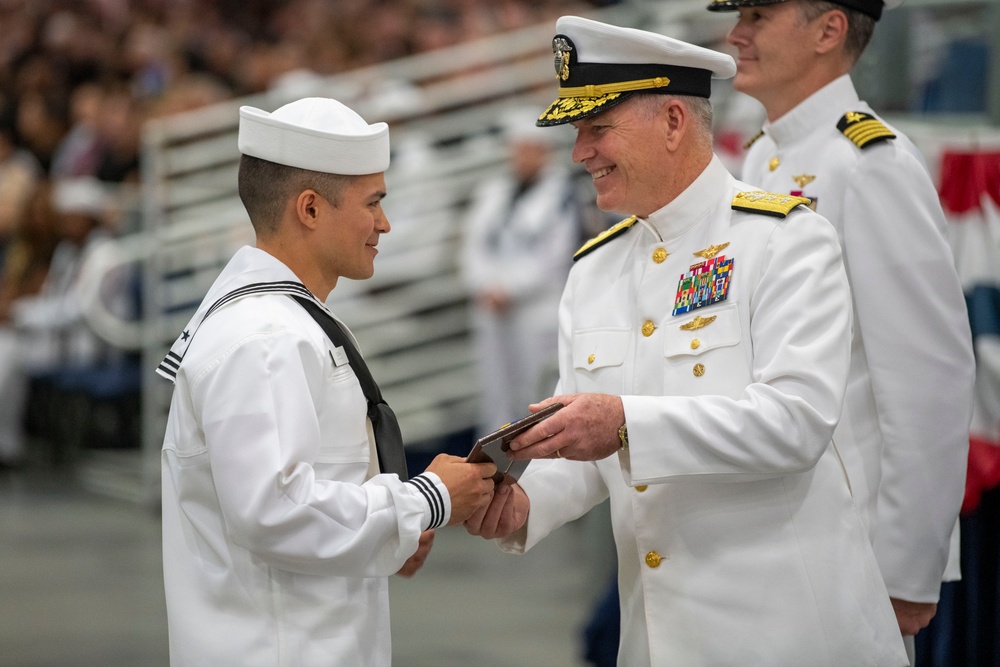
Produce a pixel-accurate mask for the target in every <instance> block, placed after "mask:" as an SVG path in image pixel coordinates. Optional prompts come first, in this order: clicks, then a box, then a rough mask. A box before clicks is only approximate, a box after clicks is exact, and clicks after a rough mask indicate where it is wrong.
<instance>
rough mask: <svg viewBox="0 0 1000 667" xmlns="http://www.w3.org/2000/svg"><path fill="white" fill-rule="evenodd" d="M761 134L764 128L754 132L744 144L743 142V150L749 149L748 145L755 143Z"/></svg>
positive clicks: (762, 134)
mask: <svg viewBox="0 0 1000 667" xmlns="http://www.w3.org/2000/svg"><path fill="white" fill-rule="evenodd" d="M763 136H764V130H761V131H760V132H758V133H757V134H755V135H753V136H752V137H750V141H748V142H746V143H745V144H743V150H745V151H748V150H750V147H751V146H753V145H754V144H755V143H757V140H758V139H760V138H761V137H763Z"/></svg>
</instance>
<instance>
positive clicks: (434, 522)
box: [406, 475, 444, 530]
mask: <svg viewBox="0 0 1000 667" xmlns="http://www.w3.org/2000/svg"><path fill="white" fill-rule="evenodd" d="M406 483H407V484H412V485H413V486H415V487H416V488H417V490H418V491H420V493H422V494H423V495H424V498H426V499H427V504H428V505H430V508H431V524H430V525H429V526H427V528H425V529H424V530H430V529H431V528H437V527H439V526H440V525H441V524H442V523H444V498H442V497H441V492H440V491H438V488H437V487H436V486H435V485H434V483H433V482H432V481H430V480H429V479H427V478H426V477H424V476H423V475H417V476H416V477H414V478H412V479H409V480H407V481H406Z"/></svg>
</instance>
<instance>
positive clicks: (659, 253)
mask: <svg viewBox="0 0 1000 667" xmlns="http://www.w3.org/2000/svg"><path fill="white" fill-rule="evenodd" d="M666 258H667V251H666V249H665V248H657V249H656V250H654V251H653V261H654V262H656V263H657V264H662V263H663V260H665V259H666Z"/></svg>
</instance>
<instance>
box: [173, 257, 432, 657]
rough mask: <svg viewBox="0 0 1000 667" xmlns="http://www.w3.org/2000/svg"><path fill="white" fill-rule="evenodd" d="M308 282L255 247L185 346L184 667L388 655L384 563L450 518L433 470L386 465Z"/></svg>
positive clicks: (181, 499)
mask: <svg viewBox="0 0 1000 667" xmlns="http://www.w3.org/2000/svg"><path fill="white" fill-rule="evenodd" d="M275 283H277V287H275ZM268 286H272V287H271V288H269V287H268ZM281 286H289V287H288V288H287V289H285V291H284V292H282V291H281ZM233 290H239V291H237V292H236V293H235V295H234V296H235V298H231V300H228V301H227V303H226V305H224V306H223V307H219V308H217V309H216V310H215V311H214V312H213V313H212V314H211V315H210V316H209V317H208V318H207V319H203V318H204V314H205V312H206V309H207V308H208V307H209V306H210V305H211V304H214V303H216V301H217V300H218V299H219V298H220V297H222V296H223V295H226V294H230V293H233ZM296 290H297V291H299V292H300V293H301V292H305V288H304V286H302V285H301V283H300V282H299V281H298V279H297V278H296V277H295V275H294V274H293V273H292V272H291V271H290V270H289V269H288V268H287V267H286V266H285V265H284V264H282V263H281V262H279V261H278V260H277V259H275V258H274V257H272V256H271V255H269V254H267V253H265V252H263V251H261V250H258V249H256V248H250V247H245V248H243V249H241V250H240V251H239V252H237V254H236V255H235V256H234V257H233V259H232V260H231V261H230V263H229V264H228V266H227V267H226V268H225V269H224V270H223V272H222V274H221V275H220V276H219V278H218V280H217V281H216V283H215V285H213V286H212V288H211V290H210V291H209V293H208V296H207V297H206V298H205V301H204V302H203V304H202V307H201V308H199V311H198V313H197V314H196V315H195V317H194V319H193V320H192V322H191V325H189V327H188V328H187V329H186V330H185V331H184V333H183V334H182V335H181V338H180V339H178V343H177V344H175V346H174V348H173V350H172V354H171V357H173V358H174V360H175V361H176V358H179V357H183V360H182V361H180V363H179V368H177V370H176V385H175V388H174V394H173V400H172V402H171V406H170V415H169V417H168V420H167V430H166V437H165V438H164V443H163V453H162V473H163V565H164V567H163V569H164V585H165V588H166V601H167V616H168V621H169V636H170V659H171V664H172V665H185V666H187V665H192V666H193V665H203V666H206V667H209V666H211V667H217V666H233V667H236V666H239V667H247V666H251V665H324V666H329V665H389V664H390V660H391V648H390V638H389V601H388V581H387V576H388V575H390V574H393V573H395V572H397V571H398V570H399V568H400V567H401V566H402V565H403V563H404V562H405V561H406V559H407V558H408V557H409V556H411V555H412V554H413V553H414V552H415V551H416V549H417V542H418V539H419V536H420V533H421V531H423V530H424V529H426V528H428V527H429V526H435V525H440V524H442V523H446V522H447V521H448V517H449V516H450V512H451V505H450V500H449V496H448V492H447V490H446V488H445V487H444V486H443V485H442V484H441V482H440V480H439V479H438V478H437V476H436V475H434V474H433V473H424V474H423V475H419V476H417V477H415V478H414V479H413V480H411V483H404V482H401V481H400V480H399V478H398V477H397V476H396V475H378V474H375V473H377V457H376V455H375V453H374V450H373V444H372V443H373V440H372V435H371V426H370V423H369V422H368V420H367V412H366V402H365V397H364V395H363V393H362V390H361V387H360V384H359V383H358V380H357V377H356V376H355V374H354V372H353V370H352V369H351V367H350V365H349V364H347V362H346V359H345V357H344V355H343V354H342V352H341V350H340V349H339V348H335V347H334V346H333V344H332V343H331V342H330V340H329V339H328V338H327V337H326V335H325V334H324V332H323V330H322V329H321V328H320V326H319V325H318V324H317V323H316V322H315V321H314V320H313V319H312V318H311V317H310V316H309V314H308V313H307V312H306V311H305V309H303V308H302V306H301V305H299V304H298V303H297V302H296V301H295V300H294V299H292V298H291V297H290V296H289V293H292V292H294V291H296ZM306 293H307V292H306ZM199 322H200V323H201V324H200V326H199ZM164 363H165V364H166V363H167V362H166V361H165V362H164ZM173 365H174V366H176V365H177V364H176V363H175V364H173ZM162 368H163V366H161V369H162ZM431 500H433V501H434V502H435V503H436V504H435V505H434V506H433V507H432V505H431V503H430V502H429V501H431Z"/></svg>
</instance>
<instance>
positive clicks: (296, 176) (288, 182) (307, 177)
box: [237, 155, 352, 235]
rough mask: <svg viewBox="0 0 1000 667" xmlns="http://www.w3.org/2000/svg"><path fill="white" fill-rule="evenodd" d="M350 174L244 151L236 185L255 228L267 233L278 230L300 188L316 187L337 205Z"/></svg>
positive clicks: (261, 232) (311, 188)
mask: <svg viewBox="0 0 1000 667" xmlns="http://www.w3.org/2000/svg"><path fill="white" fill-rule="evenodd" d="M351 178H352V177H351V176H341V175H338V174H325V173H323V172H319V171H310V170H308V169H298V168H296V167H286V166H285V165H281V164H277V163H274V162H270V161H268V160H262V159H260V158H256V157H252V156H250V155H244V156H242V157H241V158H240V170H239V176H238V177H237V186H238V189H239V193H240V199H241V200H242V201H243V206H244V207H245V208H246V210H247V214H248V215H249V216H250V222H251V223H252V224H253V228H254V231H256V232H257V233H258V234H261V235H268V234H273V233H274V232H276V231H277V230H278V223H279V222H281V216H282V215H284V212H285V205H286V204H287V203H288V200H289V199H291V198H292V197H297V196H298V195H299V194H300V193H301V192H302V191H303V190H315V191H316V192H318V193H319V194H320V195H321V196H322V197H323V198H324V199H326V200H327V201H329V202H330V203H331V204H332V205H333V206H334V207H339V206H340V198H341V196H342V195H343V193H344V189H345V188H346V187H347V184H348V183H349V182H350V180H351Z"/></svg>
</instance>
